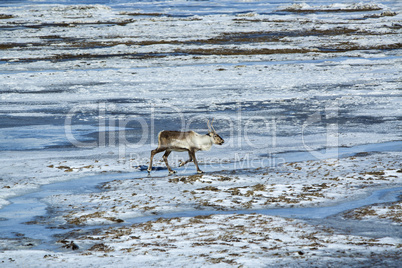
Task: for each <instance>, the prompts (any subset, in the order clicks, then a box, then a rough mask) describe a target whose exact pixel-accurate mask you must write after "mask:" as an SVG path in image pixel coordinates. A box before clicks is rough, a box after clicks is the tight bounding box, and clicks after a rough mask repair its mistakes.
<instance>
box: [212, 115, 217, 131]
mask: <svg viewBox="0 0 402 268" xmlns="http://www.w3.org/2000/svg"><path fill="white" fill-rule="evenodd" d="M214 119H215V118H212V121H211V128H212V130H213V132H215V133H216V131H215V128H214V126H213V125H212V124H213V123H214Z"/></svg>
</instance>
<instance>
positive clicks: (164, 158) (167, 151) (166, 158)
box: [163, 150, 176, 174]
mask: <svg viewBox="0 0 402 268" xmlns="http://www.w3.org/2000/svg"><path fill="white" fill-rule="evenodd" d="M171 152H172V151H170V150H166V152H165V154H164V155H163V161H165V164H166V166H167V168H168V170H169V174H174V173H176V171H174V170H172V169H171V168H170V166H169V163H168V156H169V155H170V153H171Z"/></svg>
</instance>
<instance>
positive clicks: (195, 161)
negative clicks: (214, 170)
mask: <svg viewBox="0 0 402 268" xmlns="http://www.w3.org/2000/svg"><path fill="white" fill-rule="evenodd" d="M189 153H190V155H191V158H192V159H193V161H194V165H195V167H196V168H197V173H204V171H202V170H201V169H200V168H199V167H198V162H197V158H195V151H194V150H190V151H189Z"/></svg>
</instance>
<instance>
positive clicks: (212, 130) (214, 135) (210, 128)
mask: <svg viewBox="0 0 402 268" xmlns="http://www.w3.org/2000/svg"><path fill="white" fill-rule="evenodd" d="M213 122H214V119H212V121H211V122H209V120H208V123H207V126H208V131H209V133H208V135H209V136H210V137H211V138H212V142H213V143H214V144H218V145H222V144H223V143H224V142H225V141H224V140H223V139H222V138H221V136H219V135H218V134H217V133H216V131H215V128H214V126H213V125H212V123H213Z"/></svg>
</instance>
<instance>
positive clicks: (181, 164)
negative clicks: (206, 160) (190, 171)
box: [179, 151, 193, 167]
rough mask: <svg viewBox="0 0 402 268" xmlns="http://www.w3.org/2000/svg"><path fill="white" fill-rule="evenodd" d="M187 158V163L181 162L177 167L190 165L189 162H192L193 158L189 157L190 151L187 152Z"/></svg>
mask: <svg viewBox="0 0 402 268" xmlns="http://www.w3.org/2000/svg"><path fill="white" fill-rule="evenodd" d="M188 157H189V159H188V160H187V161H184V162H181V163H180V164H179V167H182V166H184V165H185V164H187V163H190V162H191V161H193V158H192V157H191V154H190V151H188Z"/></svg>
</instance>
